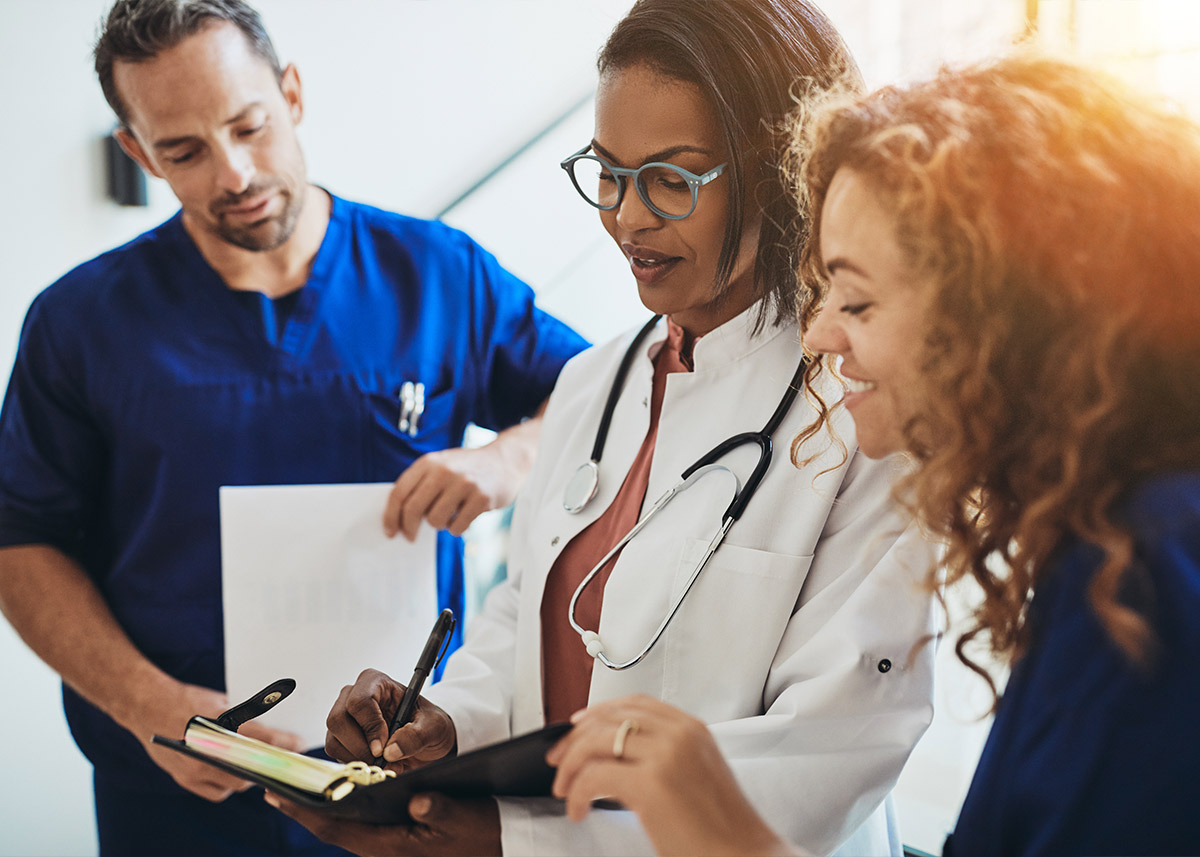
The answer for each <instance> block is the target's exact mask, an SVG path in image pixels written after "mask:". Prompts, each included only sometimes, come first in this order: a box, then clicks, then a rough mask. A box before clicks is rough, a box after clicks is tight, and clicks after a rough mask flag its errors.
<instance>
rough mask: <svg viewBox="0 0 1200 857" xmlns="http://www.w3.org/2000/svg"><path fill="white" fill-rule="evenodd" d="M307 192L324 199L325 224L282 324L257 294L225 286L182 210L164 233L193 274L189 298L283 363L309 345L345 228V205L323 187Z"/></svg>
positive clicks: (268, 301)
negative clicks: (227, 318) (230, 322)
mask: <svg viewBox="0 0 1200 857" xmlns="http://www.w3.org/2000/svg"><path fill="white" fill-rule="evenodd" d="M310 192H320V193H323V194H325V195H326V196H328V197H329V199H330V207H329V220H328V221H327V223H326V225H325V234H324V235H323V236H322V237H321V243H320V245H319V246H318V248H317V253H316V255H315V256H314V257H313V261H312V267H311V270H310V271H309V274H308V279H307V280H306V281H305V283H304V285H303V286H302V287H301V288H300V289H299V292H300V294H299V296H298V297H297V298H296V300H295V303H294V305H293V306H292V307H291V311H290V312H289V314H288V318H287V321H286V322H285V323H284V324H283V325H279V324H277V323H276V318H275V312H276V308H275V305H274V302H273V300H272V298H270V297H268V296H267V295H265V294H263V293H262V292H256V291H249V290H243V289H234V288H230V286H229V284H228V283H226V282H225V280H224V279H223V278H222V277H221V275H220V274H219V273H217V271H216V269H215V268H213V267H212V265H210V264H209V262H208V260H207V259H205V258H204V254H203V253H201V252H200V248H199V247H198V246H197V245H196V242H195V241H194V240H193V239H192V237H191V235H189V234H188V231H187V229H186V227H185V226H184V225H183V212H182V211H179V212H177V213H176V214H175V216H174V217H173V218H172V219H171V222H170V227H171V229H170V231H171V233H173V237H174V240H175V242H176V244H177V246H178V249H179V251H180V253H181V255H182V256H183V259H182V260H181V264H182V265H183V266H184V267H185V269H191V270H193V271H195V272H196V275H195V277H194V283H193V284H194V285H195V286H196V291H197V293H198V295H197V296H196V297H195V299H196V300H197V301H198V302H201V303H203V304H204V305H206V306H208V307H210V308H213V309H215V310H216V311H217V312H220V313H223V314H227V315H229V316H231V317H232V318H233V319H234V320H235V322H236V327H237V329H238V330H239V331H240V332H241V333H242V334H243V335H244V336H245V337H246V339H247V340H248V341H249V342H252V343H255V344H257V345H258V346H259V347H264V348H267V349H269V350H270V351H271V352H274V353H275V355H276V356H277V357H280V358H283V359H288V358H290V359H292V360H303V359H304V354H305V353H306V352H307V350H308V348H309V347H310V346H311V344H312V339H313V336H314V334H315V325H314V322H315V320H316V319H317V317H318V313H317V309H318V307H319V305H320V303H321V300H322V298H323V295H324V292H325V291H326V289H327V288H328V285H329V278H330V272H331V270H332V269H333V266H334V264H335V262H336V257H337V254H338V247H339V246H340V244H341V236H342V233H343V231H344V230H345V228H346V216H347V212H346V205H345V203H344V202H343V201H342V200H339V199H338V198H337V197H336V196H334V195H333V194H331V193H329V192H328V191H326V190H325V189H324V188H313V189H312V190H310ZM184 299H185V300H188V299H191V296H185V298H184Z"/></svg>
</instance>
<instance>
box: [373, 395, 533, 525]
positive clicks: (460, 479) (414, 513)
mask: <svg viewBox="0 0 1200 857" xmlns="http://www.w3.org/2000/svg"><path fill="white" fill-rule="evenodd" d="M545 408H546V406H545V403H543V404H542V406H541V407H540V408H538V411H537V414H536V415H535V416H533V417H531V418H530V419H527V420H526V421H525V422H523V423H520V424H518V425H515V426H512V427H511V428H507V429H505V430H504V431H502V432H500V434H498V435H496V439H495V440H493V441H492V442H491V443H489V444H487V445H486V446H481V447H479V448H478V449H443V450H441V451H440V452H430V453H428V454H426V455H423V456H421V457H420V458H418V459H417V460H416V461H414V462H413V464H412V466H411V467H409V468H408V469H407V470H405V471H404V472H403V473H402V474H400V478H399V479H397V480H396V484H395V485H393V486H392V493H391V494H390V495H389V496H388V500H387V506H386V507H385V508H384V511H383V531H384V532H385V533H387V536H388V538H391V537H393V536H395V535H396V534H397V533H403V534H404V537H405V538H406V539H408V540H409V541H410V542H411V541H413V540H414V539H416V537H417V527H418V526H420V524H421V519H422V518H424V519H425V520H427V521H429V523H430V524H431V525H432V526H433V527H434V528H435V529H438V530H449V531H450V533H451V534H452V535H455V536H461V535H462V534H463V533H464V532H465V531H466V529H467V527H468V526H470V524H471V522H472V521H474V520H475V519H476V518H478V517H479V516H480V515H482V514H483V513H484V512H489V511H491V510H492V509H503V508H504V507H505V506H507V505H509V504H510V503H512V501H513V500H514V499H515V498H516V496H517V491H518V490H519V489H520V487H521V485H522V484H523V483H524V481H525V477H526V476H528V475H529V469H530V468H531V467H532V466H533V458H534V455H535V453H536V452H537V442H538V438H539V437H540V436H541V432H542V416H541V415H542V412H543V411H544V410H545Z"/></svg>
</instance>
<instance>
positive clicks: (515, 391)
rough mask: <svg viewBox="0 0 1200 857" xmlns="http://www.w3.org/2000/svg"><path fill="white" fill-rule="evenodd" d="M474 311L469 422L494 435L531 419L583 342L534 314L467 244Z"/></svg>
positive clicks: (529, 301) (497, 269) (508, 277)
mask: <svg viewBox="0 0 1200 857" xmlns="http://www.w3.org/2000/svg"><path fill="white" fill-rule="evenodd" d="M471 248H472V252H473V258H472V259H471V263H470V264H471V274H472V288H473V289H474V304H475V307H476V312H475V314H474V317H473V318H472V320H471V324H472V328H471V345H472V349H473V350H474V361H475V367H476V371H477V372H478V375H477V381H478V383H477V385H476V389H477V391H478V397H479V398H478V400H477V401H476V403H475V408H474V417H473V420H474V422H475V423H477V424H478V425H481V426H484V427H485V428H490V429H494V430H500V429H503V428H507V427H508V426H511V425H514V424H515V423H517V422H520V420H522V419H523V418H525V417H527V416H529V415H530V414H532V413H533V412H534V411H535V410H536V409H537V407H538V406H539V405H540V404H541V403H542V402H543V401H545V399H546V398H547V397H548V396H549V395H550V392H551V391H552V390H553V389H554V382H555V380H556V379H557V378H558V373H559V372H560V371H561V370H562V367H563V364H565V363H566V362H567V360H569V359H570V358H571V357H573V356H575V355H576V354H577V353H579V352H580V351H582V350H583V349H584V348H586V347H587V345H588V343H587V341H586V340H585V339H584V338H583V337H581V336H580V335H579V334H578V333H576V332H575V331H574V330H572V329H571V328H570V327H568V326H567V325H566V324H564V323H563V322H561V321H559V320H558V319H557V318H555V317H554V316H552V315H550V314H549V313H546V312H543V311H542V310H540V309H538V307H537V306H536V305H535V303H534V293H533V290H532V289H531V288H530V287H529V286H527V285H526V284H525V283H523V282H521V281H520V280H518V279H517V278H516V277H515V276H513V275H512V274H510V273H509V272H508V271H506V270H505V269H504V268H503V267H501V266H500V263H499V262H497V261H496V259H495V257H494V256H492V255H491V254H490V253H488V252H487V251H486V250H484V249H483V248H481V247H479V245H477V244H475V243H474V242H471Z"/></svg>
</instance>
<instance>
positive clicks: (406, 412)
mask: <svg viewBox="0 0 1200 857" xmlns="http://www.w3.org/2000/svg"><path fill="white" fill-rule="evenodd" d="M415 398H416V396H415V394H414V392H413V383H412V381H405V382H404V383H403V384H402V385H401V386H400V419H399V420H398V421H397V422H396V428H398V429H400V431H402V432H404V433H405V434H412V432H411V430H410V426H411V424H412V414H413V406H414V404H415Z"/></svg>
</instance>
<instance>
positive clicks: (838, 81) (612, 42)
mask: <svg viewBox="0 0 1200 857" xmlns="http://www.w3.org/2000/svg"><path fill="white" fill-rule="evenodd" d="M637 65H644V66H646V67H648V68H650V69H652V70H654V71H655V72H657V73H659V74H662V75H663V76H665V77H668V78H672V79H675V80H680V81H684V82H687V83H692V84H695V85H696V86H698V87H700V89H701V90H702V91H703V92H704V95H705V96H706V97H707V99H708V101H709V103H710V104H711V105H712V108H713V110H714V112H715V113H716V116H717V121H718V123H719V124H720V126H721V130H722V133H723V134H724V139H725V144H726V146H727V148H728V150H729V152H730V155H731V163H730V165H729V168H728V169H727V170H726V173H725V174H726V175H727V176H729V182H730V185H729V188H730V193H729V218H728V220H727V222H726V224H725V237H724V240H723V242H722V245H721V255H720V257H719V259H718V262H717V282H716V283H715V284H714V288H715V289H716V291H717V293H720V292H723V291H724V290H725V289H726V288H727V287H728V285H729V280H730V277H731V275H732V272H733V266H734V263H735V262H736V260H737V254H738V247H739V245H740V243H741V238H742V232H743V230H744V228H745V223H746V202H747V199H748V198H750V199H752V200H753V204H755V205H756V206H757V207H758V208H760V209H761V211H762V229H761V232H760V235H759V242H758V251H757V254H756V257H755V262H754V288H755V294H756V295H757V296H759V297H760V298H768V300H766V301H765V302H764V304H763V306H762V308H761V312H760V315H759V319H758V324H759V325H762V324H763V323H765V322H766V321H767V319H768V318H770V320H771V321H772V323H775V324H779V323H781V322H783V321H785V320H788V319H791V318H794V317H795V306H796V299H797V294H798V291H799V280H798V270H799V266H798V257H799V251H800V248H801V245H802V244H803V242H804V240H805V238H806V236H807V232H808V217H807V216H806V215H805V213H803V212H801V211H798V210H797V208H796V204H795V197H794V195H793V193H792V191H791V185H790V183H789V181H788V179H787V177H786V175H785V173H784V171H783V170H782V169H781V165H782V163H783V160H784V158H785V157H786V155H787V152H788V148H789V142H790V138H789V137H788V136H787V135H786V134H785V133H784V124H785V122H784V120H785V119H786V117H787V115H788V113H789V112H790V111H791V110H792V109H793V108H794V107H795V106H796V104H797V102H799V101H804V100H806V99H807V98H808V97H810V96H815V95H819V94H821V93H824V92H826V91H828V90H831V89H835V88H838V89H845V88H847V87H849V88H852V89H858V88H861V76H860V75H859V72H858V66H857V64H856V63H855V62H854V58H853V57H852V56H851V54H850V50H849V48H847V47H846V44H845V42H844V41H843V40H842V37H841V35H840V34H839V33H838V31H837V30H836V29H835V28H834V26H833V24H832V23H831V22H830V20H829V19H828V18H827V17H826V16H825V14H824V13H823V12H822V11H821V10H820V9H818V8H817V7H816V6H815V5H813V4H812V3H811V2H809V0H737V2H729V0H721V2H718V0H711V2H710V1H709V0H705V2H698V0H638V2H637V3H635V4H634V6H633V8H632V9H630V10H629V13H628V14H627V15H626V16H625V17H624V18H623V19H622V20H621V21H620V22H619V23H618V24H617V26H616V27H615V28H614V29H613V31H612V34H611V35H610V36H609V37H608V41H607V43H606V44H605V45H604V47H603V48H602V49H601V51H600V55H599V59H598V62H597V66H598V68H599V71H600V74H601V75H604V74H605V73H606V72H609V71H619V70H622V69H626V68H630V67H633V66H637ZM748 189H752V190H753V193H752V194H751V193H747V190H748Z"/></svg>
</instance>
